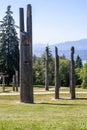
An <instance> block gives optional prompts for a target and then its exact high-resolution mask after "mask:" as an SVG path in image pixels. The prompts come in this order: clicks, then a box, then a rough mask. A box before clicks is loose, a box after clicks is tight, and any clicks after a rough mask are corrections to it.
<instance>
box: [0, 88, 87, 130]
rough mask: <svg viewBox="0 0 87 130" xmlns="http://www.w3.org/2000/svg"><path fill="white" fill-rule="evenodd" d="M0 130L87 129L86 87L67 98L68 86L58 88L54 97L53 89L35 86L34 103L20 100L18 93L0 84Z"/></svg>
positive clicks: (77, 89) (78, 89)
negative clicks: (58, 92)
mask: <svg viewBox="0 0 87 130" xmlns="http://www.w3.org/2000/svg"><path fill="white" fill-rule="evenodd" d="M0 130H87V89H81V88H76V99H75V100H71V99H70V93H69V89H68V88H61V89H60V99H58V100H55V99H54V88H52V87H51V88H50V91H49V92H46V91H45V90H44V88H38V87H35V88H34V104H24V103H20V94H19V92H12V91H11V88H6V90H5V93H2V90H1V87H0Z"/></svg>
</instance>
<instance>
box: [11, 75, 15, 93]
mask: <svg viewBox="0 0 87 130" xmlns="http://www.w3.org/2000/svg"><path fill="white" fill-rule="evenodd" d="M15 84H16V83H15V75H13V79H12V88H13V91H15V86H16V85H15Z"/></svg>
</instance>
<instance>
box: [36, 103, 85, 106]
mask: <svg viewBox="0 0 87 130" xmlns="http://www.w3.org/2000/svg"><path fill="white" fill-rule="evenodd" d="M36 104H44V105H52V106H53V105H55V106H57V105H58V106H87V104H81V103H79V104H74V103H73V104H72V103H68V104H67V103H45V102H44V103H36Z"/></svg>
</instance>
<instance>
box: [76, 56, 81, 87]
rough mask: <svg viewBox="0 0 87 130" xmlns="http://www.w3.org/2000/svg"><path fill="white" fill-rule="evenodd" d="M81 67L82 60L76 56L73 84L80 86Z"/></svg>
mask: <svg viewBox="0 0 87 130" xmlns="http://www.w3.org/2000/svg"><path fill="white" fill-rule="evenodd" d="M82 67H83V65H82V59H81V58H80V56H79V55H77V57H76V61H75V84H76V85H81V83H82V80H81V78H80V71H81V68H82Z"/></svg>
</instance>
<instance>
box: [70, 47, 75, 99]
mask: <svg viewBox="0 0 87 130" xmlns="http://www.w3.org/2000/svg"><path fill="white" fill-rule="evenodd" d="M74 77H75V71H74V47H71V65H70V90H71V99H75V79H74Z"/></svg>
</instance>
